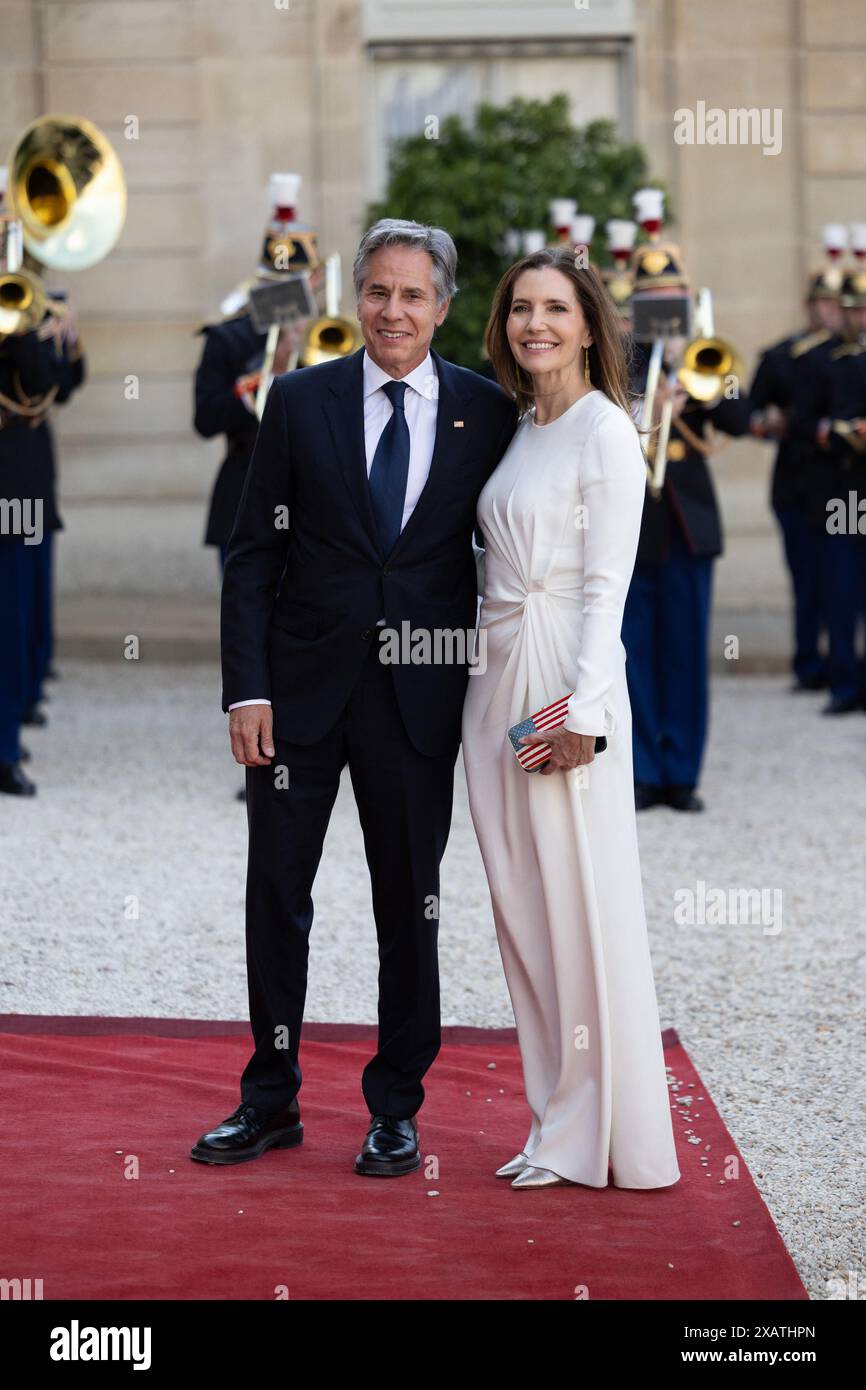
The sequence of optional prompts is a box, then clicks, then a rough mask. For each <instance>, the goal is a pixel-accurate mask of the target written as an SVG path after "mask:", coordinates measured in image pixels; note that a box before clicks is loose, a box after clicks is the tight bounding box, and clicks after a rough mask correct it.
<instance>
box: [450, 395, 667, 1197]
mask: <svg viewBox="0 0 866 1390" xmlns="http://www.w3.org/2000/svg"><path fill="white" fill-rule="evenodd" d="M645 478H646V471H645V467H644V462H643V456H642V454H641V449H640V444H639V441H638V436H637V433H636V431H635V428H634V425H633V424H632V422H631V420H630V419H629V417H628V415H627V414H626V413H625V411H623V410H622V409H620V407H619V406H617V405H615V404H614V403H613V402H612V401H611V400H609V399H608V397H607V396H605V395H604V394H603V393H602V392H601V391H599V390H595V391H591V392H590V393H589V394H587V395H584V396H582V397H580V399H579V400H577V401H575V403H574V404H573V405H572V406H571V408H570V409H569V410H567V411H566V412H565V413H564V414H563V415H561V416H559V418H558V419H556V420H553V421H551V422H550V423H549V424H547V425H536V424H535V421H534V418H533V413H532V412H530V414H529V415H527V416H524V418H523V420H522V421H521V423H520V425H519V427H518V430H517V432H516V434H515V436H514V438H513V440H512V442H511V445H510V446H509V448H508V450H507V452H506V453H505V455H504V457H503V458H502V460H501V462H500V464H499V465H498V467H497V468H496V470H495V471H494V473H493V474H492V475H491V477H490V479H489V480H488V482H487V484H486V486H485V487H484V489H483V491H482V493H481V496H480V498H479V502H478V521H479V524H480V526H481V529H482V531H483V534H484V537H485V546H486V554H485V571H486V573H485V586H484V589H485V592H484V598H483V603H482V607H481V614H480V620H479V623H480V626H479V658H480V659H479V670H478V672H477V673H476V674H473V675H472V676H471V678H470V680H469V687H468V691H467V697H466V703H465V706H464V712H463V759H464V763H465V767H466V777H467V783H468V789H469V801H470V809H471V813H472V819H473V822H474V825H475V830H476V834H477V836H478V841H479V845H480V848H481V854H482V858H483V861H484V866H485V870H486V873H487V878H488V882H489V886H490V895H491V902H492V907H493V915H494V922H495V925H496V933H497V938H498V942H499V949H500V953H501V956H502V963H503V967H504V970H505V976H506V981H507V985H508V991H509V994H510V996H511V1002H512V1007H513V1009H514V1017H515V1022H516V1025H517V1032H518V1040H519V1046H520V1053H521V1059H522V1063H523V1074H524V1084H525V1088H526V1097H527V1100H528V1103H529V1108H530V1112H531V1117H532V1118H531V1125H530V1130H529V1136H528V1138H527V1140H526V1142H525V1144H524V1145H523V1151H524V1152H525V1153H526V1154H528V1155H529V1157H530V1159H531V1161H532V1164H533V1166H534V1167H538V1168H546V1169H549V1170H551V1171H552V1172H554V1173H558V1174H559V1175H560V1176H561V1177H564V1178H569V1179H571V1180H572V1181H573V1182H579V1183H583V1184H586V1185H588V1186H591V1187H605V1186H607V1184H608V1164H609V1163H610V1165H611V1168H612V1173H613V1182H614V1184H615V1185H616V1186H618V1187H635V1188H650V1187H667V1186H669V1185H670V1184H672V1183H675V1182H676V1181H677V1180H678V1178H679V1176H680V1172H679V1168H678V1165H677V1157H676V1150H675V1145H674V1138H673V1127H672V1123H671V1112H670V1102H669V1093H668V1087H667V1083H666V1077H665V1068H664V1054H663V1051H662V1044H661V1033H660V1027H659V1016H658V1006H657V1002H656V993H655V984H654V980H653V973H652V964H651V960H650V954H649V945H648V941H647V929H646V918H645V914H644V900H643V888H642V883H641V872H640V860H639V854H638V841H637V827H636V823H635V808H634V787H633V780H632V746H631V708H630V705H629V699H628V690H627V686H626V677H625V648H624V647H623V644H622V641H621V638H620V629H621V626H622V614H623V606H624V603H625V597H626V593H627V590H628V585H629V581H630V579H631V575H632V570H633V568H634V563H635V555H636V552H637V543H638V534H639V531H640V521H641V512H642V508H643V500H644V487H645ZM485 663H486V664H485ZM572 690H573V691H574V692H575V694H574V696H573V697H572V699H571V700H570V702H569V715H568V719H567V721H566V727H567V728H568V729H570V730H572V731H573V732H575V733H583V734H606V735H607V739H608V744H607V749H606V750H605V751H604V752H601V753H598V754H596V757H595V760H594V761H593V762H592V763H591V764H590V765H589V766H588V767H585V768H582V769H575V770H573V771H571V772H556V773H554V774H552V775H550V776H542V775H541V774H540V773H538V772H536V773H527V772H525V771H524V770H523V768H521V766H520V765H519V763H518V761H517V759H516V757H515V756H514V753H513V751H512V749H511V745H510V743H509V741H508V737H507V730H508V728H509V727H510V725H512V724H515V723H517V721H518V720H522V719H524V718H525V717H526V716H527V714H530V713H532V712H534V711H535V710H537V709H539V708H541V707H542V706H544V705H546V704H550V703H551V702H552V701H553V700H556V699H559V698H560V697H561V696H562V695H564V694H567V693H568V692H569V691H572Z"/></svg>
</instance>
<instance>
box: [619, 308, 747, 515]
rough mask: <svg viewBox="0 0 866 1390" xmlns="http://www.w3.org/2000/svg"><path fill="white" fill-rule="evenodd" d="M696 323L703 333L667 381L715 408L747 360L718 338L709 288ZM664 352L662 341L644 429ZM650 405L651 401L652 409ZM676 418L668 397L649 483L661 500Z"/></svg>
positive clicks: (646, 398) (649, 383)
mask: <svg viewBox="0 0 866 1390" xmlns="http://www.w3.org/2000/svg"><path fill="white" fill-rule="evenodd" d="M695 323H696V326H698V330H699V331H698V336H697V337H695V338H692V340H691V342H689V343H687V344H686V346H685V348H684V349H683V352H682V356H681V358H680V363H679V366H677V367H675V368H674V369H673V370H672V371H671V372H670V373H669V374H668V377H667V380H668V381H669V382H670V381H671V378H673V380H674V381H676V382H678V383H679V385H680V386H682V387H683V388H684V390H686V391H687V392H688V394H689V395H690V396H691V397H693V399H694V400H697V401H700V402H701V403H702V404H703V405H715V404H716V403H717V402H718V401H719V400H721V398H722V395H723V393H724V390H725V385H726V383H727V381H728V379H729V378H730V377H732V376H734V377H737V378H738V379H739V378H740V377H741V376H742V375H743V360H742V358H741V357H740V355H739V353H738V352H737V350H736V349H735V348H734V347H732V346H731V344H730V343H729V342H728V341H727V339H725V338H718V337H716V335H715V332H714V322H713V297H712V294H711V292H710V291H709V290H708V289H702V290H700V291H699V293H698V302H697V307H696V309H695ZM657 348H658V349H659V351H658V353H657V352H656V349H657ZM662 351H663V348H662V342H661V340H660V339H658V340H657V341H656V342H655V343H654V344H653V356H652V358H651V359H650V372H649V374H648V376H647V390H646V395H645V396H644V411H643V416H642V420H641V423H642V425H643V426H644V428H648V427H649V425H650V424H651V421H652V411H653V405H654V401H655V394H656V391H657V389H658V381H659V378H660V375H661V369H662V368H661V358H662ZM656 359H657V366H656V370H655V375H653V361H654V360H656ZM647 402H649V405H648V407H647ZM672 418H673V401H672V400H671V399H670V398H668V399H667V400H665V401H664V403H663V405H662V408H661V416H660V420H659V429H658V436H657V439H656V446H655V457H654V461H653V468H652V476H651V478H650V482H649V485H650V488H651V490H652V492H653V493H654V495H655V496H657V497H658V496H660V494H661V490H662V487H663V486H664V479H665V470H666V468H667V455H668V442H669V440H670V432H671V422H672ZM644 421H646V422H647V423H646V425H644Z"/></svg>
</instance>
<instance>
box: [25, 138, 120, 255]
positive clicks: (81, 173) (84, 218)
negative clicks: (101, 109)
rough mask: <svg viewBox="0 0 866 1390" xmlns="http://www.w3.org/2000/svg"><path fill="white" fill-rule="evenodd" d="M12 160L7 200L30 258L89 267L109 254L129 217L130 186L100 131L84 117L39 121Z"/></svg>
mask: <svg viewBox="0 0 866 1390" xmlns="http://www.w3.org/2000/svg"><path fill="white" fill-rule="evenodd" d="M7 163H8V167H9V187H8V191H7V200H8V203H9V207H10V210H11V212H12V215H13V216H14V217H18V218H20V220H21V225H22V229H23V237H24V246H25V248H26V249H27V251H29V253H30V255H31V256H33V257H34V258H35V259H36V260H37V261H40V262H41V263H42V264H43V265H47V266H51V267H53V268H54V269H55V270H86V269H87V268H88V267H89V266H92V265H95V264H96V262H97V261H100V260H102V258H103V256H107V255H108V253H109V251H111V249H112V247H113V246H114V245H115V243H116V242H117V239H118V237H119V236H120V233H121V230H122V228H123V223H124V220H125V218H126V182H125V180H124V177H123V170H122V169H121V167H120V160H119V159H118V158H117V155H116V154H115V153H114V150H113V149H112V147H111V145H110V144H109V142H108V140H107V139H106V137H105V136H104V135H103V134H102V131H101V130H99V129H98V128H97V127H96V126H95V125H93V123H92V122H91V121H88V120H86V119H85V118H84V117H83V116H57V115H51V116H40V117H39V119H38V120H36V121H33V122H31V124H30V125H29V126H27V128H26V130H25V131H24V132H23V134H22V135H21V136H19V138H18V140H17V141H16V142H15V144H14V145H13V147H12V149H11V151H10V153H9V157H8V160H7Z"/></svg>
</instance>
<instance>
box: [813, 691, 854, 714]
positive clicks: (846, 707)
mask: <svg viewBox="0 0 866 1390" xmlns="http://www.w3.org/2000/svg"><path fill="white" fill-rule="evenodd" d="M862 708H863V705H862V702H861V701H860V700H858V699H857V698H856V697H855V698H854V699H852V700H841V699H840V698H839V696H838V695H834V696H833V698H832V700H828V702H827V704H826V705H825V706H824V708H823V709H822V711H821V713H822V714H851V713H852V712H853V711H854V710H855V709H862Z"/></svg>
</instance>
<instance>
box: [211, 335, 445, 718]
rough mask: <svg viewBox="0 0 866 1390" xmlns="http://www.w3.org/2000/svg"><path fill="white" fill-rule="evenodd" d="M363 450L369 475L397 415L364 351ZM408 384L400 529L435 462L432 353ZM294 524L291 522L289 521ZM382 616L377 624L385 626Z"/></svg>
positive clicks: (382, 374)
mask: <svg viewBox="0 0 866 1390" xmlns="http://www.w3.org/2000/svg"><path fill="white" fill-rule="evenodd" d="M363 370H364V449H365V451H366V455H367V477H368V478H369V476H370V469H371V468H372V467H373V459H374V458H375V456H376V446H377V445H378V443H379V440H380V438H381V437H382V431H383V430H384V428H385V426H386V425H387V423H388V421H389V420H390V419H391V416H392V415H393V414H394V407H393V406H392V404H391V402H390V401H389V400H388V397H387V396H386V395H385V392H384V391H383V390H382V387H383V386H384V385H385V384H386V382H389V381H394V380H395V378H394V377H392V376H389V375H388V373H387V372H386V371H384V370H383V368H382V367H379V366H377V364H376V363H375V362H374V361H373V359H372V357H370V355H369V353H368V352H367V351H366V349H365V350H364V361H363ZM400 380H401V381H404V382H405V383H406V385H407V386H408V388H409V389H408V391H407V392H406V394H405V396H404V399H403V408H404V410H405V413H406V424H407V425H408V426H409V476H408V478H407V479H406V500H405V502H404V504H403V520H402V521H401V523H400V530H401V531H402V530H403V527H404V526H405V525H406V522H407V521H408V520H409V518H410V516H411V515H412V513H413V511H414V510H415V506H416V504H417V501H418V498H419V497H420V496H421V493H422V491H423V489H424V485H425V483H426V482H427V479H428V477H429V476H430V464H431V463H432V461H433V446H434V444H435V442H436V415H437V411H438V408H439V406H438V402H439V377H438V376H437V374H436V367H435V364H434V362H433V358H432V357H431V356H430V353H429V352H428V353H427V356H426V357H425V358H424V361H423V362H419V364H418V366H417V367H415V368H414V370H413V371H411V372H410V373H409V375H408V376H404V377H400ZM290 524H291V521H290ZM384 622H385V619H384V618H380V619H379V621H378V623H377V626H378V627H381V626H383V624H384ZM270 703H271V702H270V700H264V699H259V700H237V701H235V703H234V704H233V705H229V709H230V710H232V709H240V708H241V706H242V705H269V704H270Z"/></svg>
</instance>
